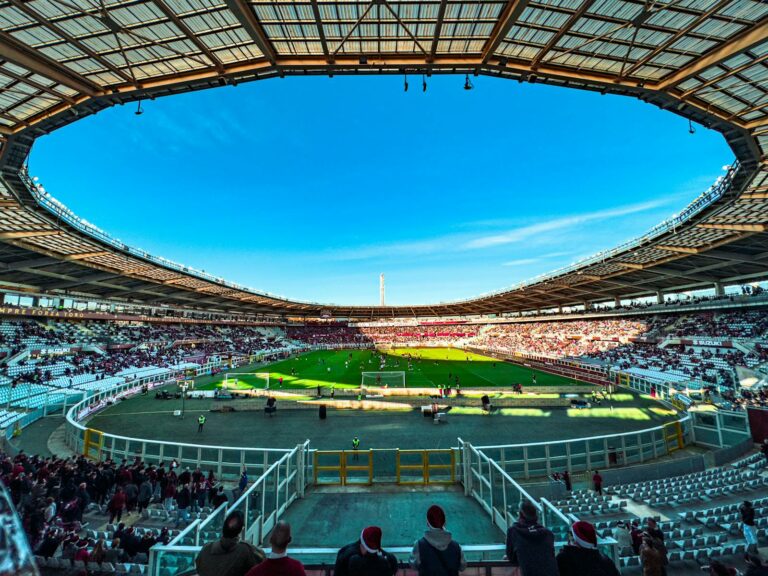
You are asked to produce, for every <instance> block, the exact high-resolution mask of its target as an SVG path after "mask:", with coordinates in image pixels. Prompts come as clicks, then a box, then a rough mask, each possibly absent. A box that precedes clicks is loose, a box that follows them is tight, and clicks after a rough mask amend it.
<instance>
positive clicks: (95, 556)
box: [89, 538, 107, 565]
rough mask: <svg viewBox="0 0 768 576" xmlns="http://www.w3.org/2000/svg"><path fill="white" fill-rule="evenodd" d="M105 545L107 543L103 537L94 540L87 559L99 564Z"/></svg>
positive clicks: (104, 551) (101, 560)
mask: <svg viewBox="0 0 768 576" xmlns="http://www.w3.org/2000/svg"><path fill="white" fill-rule="evenodd" d="M106 547H107V543H106V541H105V540H104V538H99V540H98V542H96V545H95V546H94V547H93V550H92V551H91V557H90V558H89V561H90V562H95V563H96V564H99V565H101V564H102V563H103V562H104V558H105V554H106Z"/></svg>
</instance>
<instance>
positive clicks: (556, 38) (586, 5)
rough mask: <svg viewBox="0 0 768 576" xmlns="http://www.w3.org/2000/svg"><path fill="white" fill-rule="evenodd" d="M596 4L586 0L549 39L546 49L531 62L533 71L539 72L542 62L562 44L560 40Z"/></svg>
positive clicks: (592, 0) (591, 0) (593, 0)
mask: <svg viewBox="0 0 768 576" xmlns="http://www.w3.org/2000/svg"><path fill="white" fill-rule="evenodd" d="M594 3H595V0H584V3H583V4H582V5H581V6H579V9H578V10H576V12H574V13H573V14H571V16H570V17H569V18H568V20H566V21H565V24H563V25H562V26H561V27H560V30H559V31H558V32H557V34H555V35H554V36H552V38H550V39H549V42H547V43H546V45H545V46H544V48H542V49H541V50H540V51H539V53H538V54H537V55H536V57H535V58H534V59H533V61H532V62H531V69H532V70H537V69H538V68H539V66H540V65H541V62H542V60H544V58H545V57H546V56H547V54H549V52H550V51H551V50H552V48H554V47H555V46H557V43H558V42H560V39H561V38H562V37H563V36H565V35H566V34H568V31H569V30H570V29H571V27H572V26H573V25H574V24H575V23H576V21H577V20H579V18H581V17H582V16H584V14H585V13H586V11H587V10H589V8H590V7H591V6H592V4H594Z"/></svg>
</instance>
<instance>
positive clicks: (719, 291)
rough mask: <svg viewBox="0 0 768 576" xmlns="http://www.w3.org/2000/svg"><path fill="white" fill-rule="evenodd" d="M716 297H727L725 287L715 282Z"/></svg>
mask: <svg viewBox="0 0 768 576" xmlns="http://www.w3.org/2000/svg"><path fill="white" fill-rule="evenodd" d="M714 286H715V296H725V286H723V284H722V283H721V282H715V284H714Z"/></svg>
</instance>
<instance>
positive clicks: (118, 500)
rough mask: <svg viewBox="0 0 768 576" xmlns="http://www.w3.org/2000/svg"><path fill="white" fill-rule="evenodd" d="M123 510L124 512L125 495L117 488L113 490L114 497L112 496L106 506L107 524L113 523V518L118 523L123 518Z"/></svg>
mask: <svg viewBox="0 0 768 576" xmlns="http://www.w3.org/2000/svg"><path fill="white" fill-rule="evenodd" d="M123 510H125V494H124V493H123V489H122V488H117V490H115V494H114V496H112V499H111V500H110V501H109V504H107V511H108V512H109V523H110V524H112V522H114V521H115V518H117V521H118V522H120V520H121V518H122V517H123Z"/></svg>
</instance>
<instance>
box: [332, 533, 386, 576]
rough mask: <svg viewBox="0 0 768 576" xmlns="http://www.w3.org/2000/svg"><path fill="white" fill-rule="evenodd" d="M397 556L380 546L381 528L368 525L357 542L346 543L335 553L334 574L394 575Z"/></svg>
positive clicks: (355, 575) (343, 575)
mask: <svg viewBox="0 0 768 576" xmlns="http://www.w3.org/2000/svg"><path fill="white" fill-rule="evenodd" d="M396 573H397V558H395V556H394V555H393V554H390V553H389V552H385V551H384V550H382V548H381V528H379V527H378V526H368V527H367V528H364V529H363V531H362V532H361V533H360V539H359V540H358V541H357V542H352V543H351V544H347V545H346V546H344V547H343V548H342V549H341V550H339V553H338V554H337V555H336V565H335V566H334V568H333V574H334V576H394V574H396Z"/></svg>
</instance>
